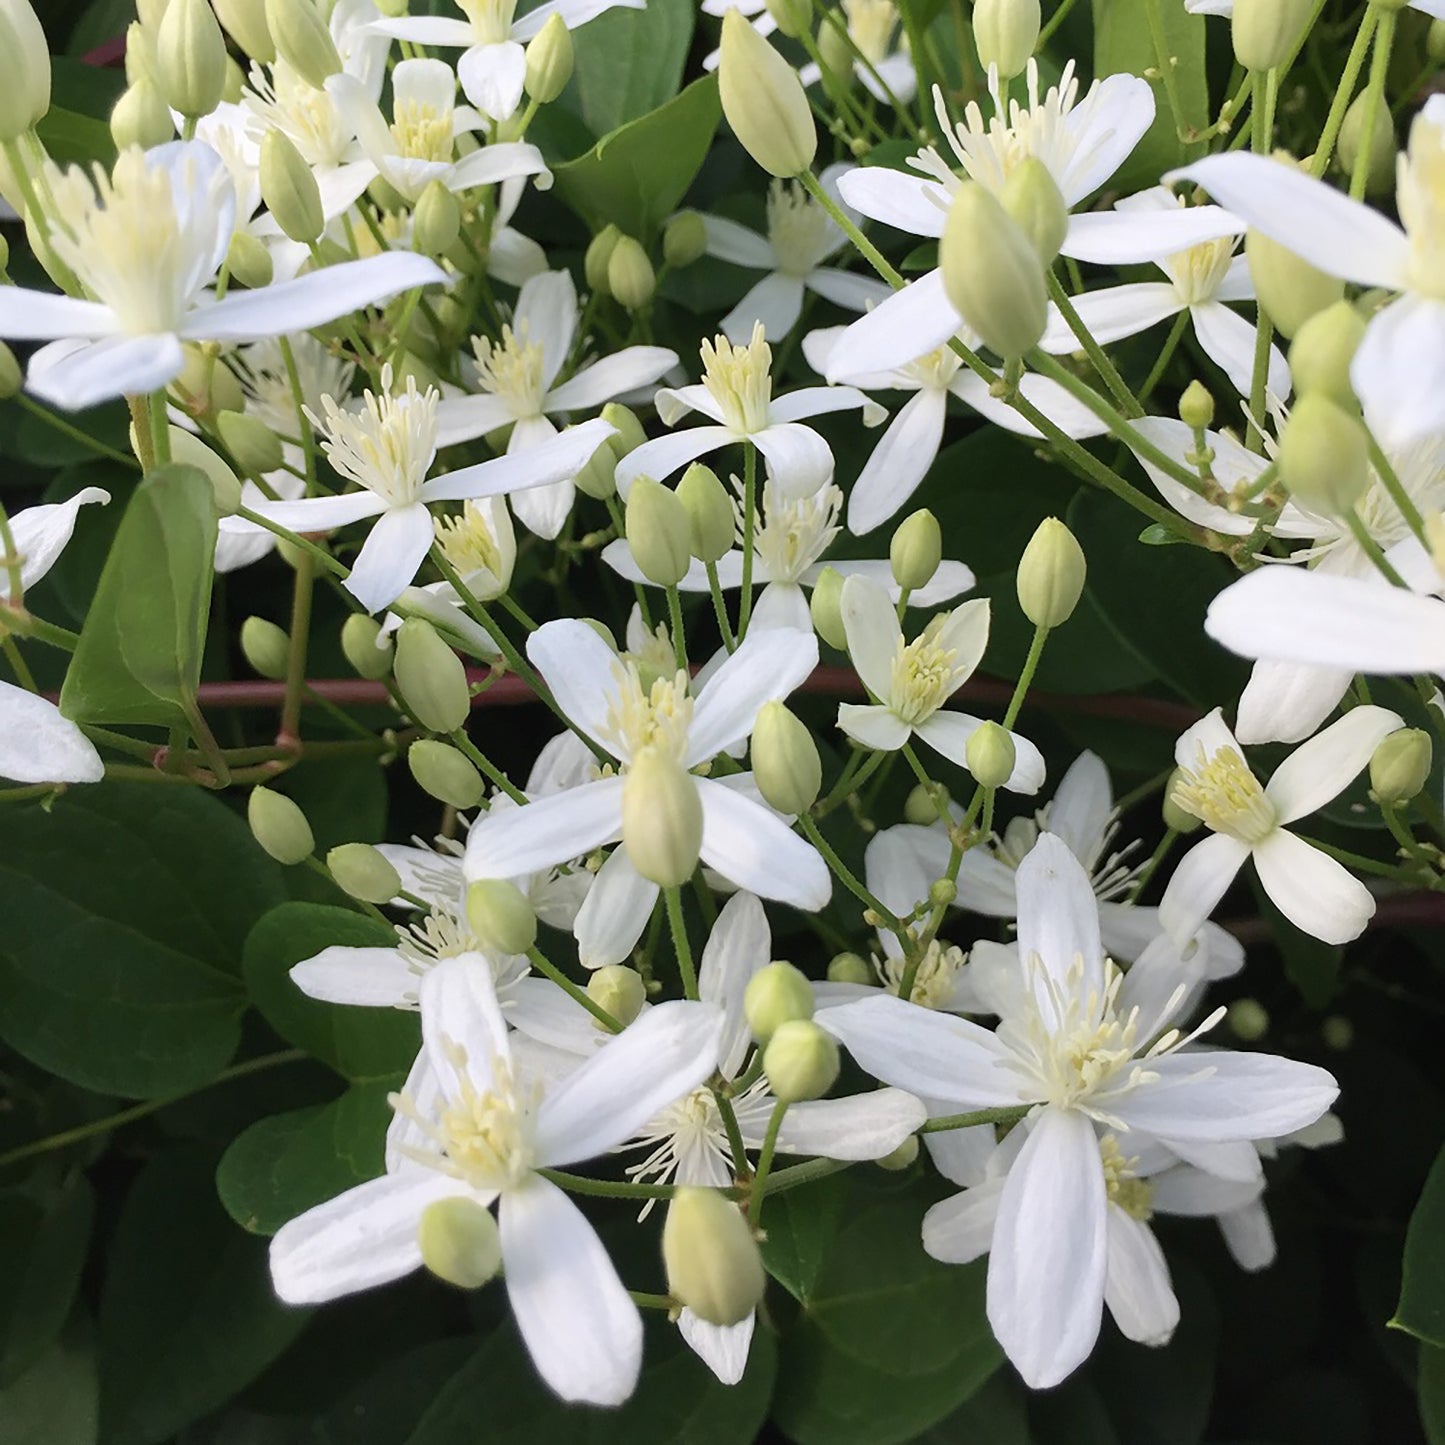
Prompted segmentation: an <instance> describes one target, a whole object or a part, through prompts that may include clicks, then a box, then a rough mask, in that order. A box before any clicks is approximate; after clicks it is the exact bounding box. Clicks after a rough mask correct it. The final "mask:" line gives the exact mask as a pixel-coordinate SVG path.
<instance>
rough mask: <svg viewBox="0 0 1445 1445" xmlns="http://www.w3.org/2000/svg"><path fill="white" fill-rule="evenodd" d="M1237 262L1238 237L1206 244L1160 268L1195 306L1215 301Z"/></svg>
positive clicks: (1184, 253) (1193, 248) (1164, 263)
mask: <svg viewBox="0 0 1445 1445" xmlns="http://www.w3.org/2000/svg"><path fill="white" fill-rule="evenodd" d="M1233 260H1234V237H1233V236H1222V237H1220V239H1219V240H1217V241H1203V242H1201V243H1200V244H1199V245H1197V246H1191V247H1190V248H1189V249H1188V250H1187V251H1180V252H1178V253H1176V254H1175V255H1173V256H1166V257H1165V258H1164V260H1163V261H1162V262H1161V263H1160V264H1161V265H1162V266H1163V267H1164V270H1165V271H1166V272H1167V273H1168V275H1169V279H1170V280H1171V281H1172V282H1173V283H1174V289H1175V290H1176V291H1177V292H1178V293H1179V295H1180V296H1181V297H1182V298H1183V299H1184V300H1185V301H1187V302H1188V303H1189V304H1190V305H1191V306H1193V305H1197V304H1199V303H1201V302H1205V301H1212V300H1213V299H1214V293H1215V292H1216V291H1218V290H1219V287H1220V285H1221V283H1222V282H1223V280H1224V278H1225V275H1226V274H1227V273H1228V271H1229V265H1230V262H1231V261H1233Z"/></svg>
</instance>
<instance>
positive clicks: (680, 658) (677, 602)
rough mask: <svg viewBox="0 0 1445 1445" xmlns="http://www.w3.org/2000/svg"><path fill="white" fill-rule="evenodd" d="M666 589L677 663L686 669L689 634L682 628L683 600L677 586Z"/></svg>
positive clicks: (668, 614)
mask: <svg viewBox="0 0 1445 1445" xmlns="http://www.w3.org/2000/svg"><path fill="white" fill-rule="evenodd" d="M666 591H667V617H668V622H669V624H670V625H671V627H672V650H673V652H674V653H675V654H676V656H677V665H678V666H679V667H681V668H684V669H686V667H687V634H686V633H685V632H684V631H683V630H682V600H681V598H679V596H678V595H677V588H676V587H669V588H667V589H666Z"/></svg>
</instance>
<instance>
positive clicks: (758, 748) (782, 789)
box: [752, 699, 823, 817]
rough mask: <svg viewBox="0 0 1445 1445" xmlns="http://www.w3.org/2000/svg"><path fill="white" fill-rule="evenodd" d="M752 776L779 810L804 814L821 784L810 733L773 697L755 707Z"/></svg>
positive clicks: (816, 753) (818, 763) (821, 775)
mask: <svg viewBox="0 0 1445 1445" xmlns="http://www.w3.org/2000/svg"><path fill="white" fill-rule="evenodd" d="M752 760H753V778H754V780H755V781H756V783H757V785H758V791H759V792H760V793H761V794H762V795H763V797H764V798H765V799H766V800H767V802H768V803H769V804H770V805H771V806H772V807H774V808H776V809H777V810H778V811H779V812H780V813H789V814H791V815H793V816H794V817H796V816H797V815H798V814H799V813H806V812H807V811H808V809H809V808H811V807H812V806H813V804H814V802H815V801H816V800H817V797H818V792H819V790H820V789H821V788H822V786H823V764H822V761H821V760H820V759H819V757H818V745H817V743H815V742H814V741H813V734H812V733H811V732H809V731H808V729H807V727H806V726H805V725H804V724H803V723H802V722H800V721H799V719H798V718H797V717H796V716H795V715H794V714H793V713H791V712H789V711H788V708H787V706H786V705H785V704H784V703H781V702H778V701H777V700H776V699H774V700H773V701H771V702H765V703H764V704H763V705H762V707H761V708H760V709H759V710H758V716H757V721H756V722H755V723H754V725H753V741H752Z"/></svg>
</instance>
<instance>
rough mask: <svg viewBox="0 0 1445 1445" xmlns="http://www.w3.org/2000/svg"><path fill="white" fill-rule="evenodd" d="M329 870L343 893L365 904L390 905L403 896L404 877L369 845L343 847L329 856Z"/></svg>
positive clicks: (356, 844)
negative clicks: (398, 895) (402, 882)
mask: <svg viewBox="0 0 1445 1445" xmlns="http://www.w3.org/2000/svg"><path fill="white" fill-rule="evenodd" d="M326 867H327V869H328V871H329V872H330V874H331V876H332V878H333V879H334V880H335V882H336V886H337V887H338V888H339V889H341V891H342V892H343V893H345V894H346V895H347V896H348V897H350V898H359V899H360V900H361V901H362V902H363V903H390V902H391V900H392V899H393V898H395V897H396V895H397V894H398V893H400V892H401V874H400V873H398V872H397V871H396V867H395V865H394V864H393V863H392V862H391V860H390V859H389V858H388V857H387V856H386V854H384V853H383V852H381V850H380V849H378V848H373V847H372V846H371V844H370V843H342V844H341V845H340V846H338V847H336V848H333V849H332V850H331V851H330V852H329V853H328V854H327V855H326Z"/></svg>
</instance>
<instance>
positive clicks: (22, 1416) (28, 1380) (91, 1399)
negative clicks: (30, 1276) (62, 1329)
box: [0, 1328, 97, 1445]
mask: <svg viewBox="0 0 1445 1445" xmlns="http://www.w3.org/2000/svg"><path fill="white" fill-rule="evenodd" d="M89 1333H90V1332H89V1329H88V1328H75V1329H72V1330H69V1331H67V1332H66V1334H65V1336H64V1337H63V1338H61V1339H59V1340H56V1341H54V1342H53V1343H52V1344H50V1345H49V1346H48V1347H47V1348H46V1349H45V1351H44V1352H43V1353H42V1354H41V1356H40V1358H39V1359H37V1360H36V1361H35V1363H34V1364H33V1365H32V1366H31V1367H30V1368H29V1369H28V1370H27V1371H26V1372H25V1373H24V1374H23V1375H21V1376H20V1378H19V1379H18V1380H14V1381H12V1382H11V1383H10V1384H8V1385H6V1386H5V1387H4V1388H0V1440H4V1441H7V1442H11V1441H13V1442H14V1445H95V1441H96V1438H97V1426H96V1398H95V1352H94V1350H93V1348H92V1346H91V1343H90V1338H89Z"/></svg>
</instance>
